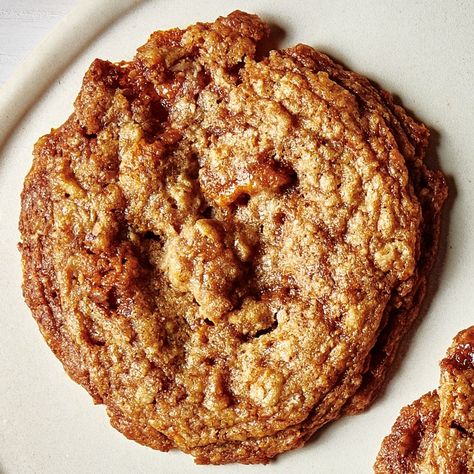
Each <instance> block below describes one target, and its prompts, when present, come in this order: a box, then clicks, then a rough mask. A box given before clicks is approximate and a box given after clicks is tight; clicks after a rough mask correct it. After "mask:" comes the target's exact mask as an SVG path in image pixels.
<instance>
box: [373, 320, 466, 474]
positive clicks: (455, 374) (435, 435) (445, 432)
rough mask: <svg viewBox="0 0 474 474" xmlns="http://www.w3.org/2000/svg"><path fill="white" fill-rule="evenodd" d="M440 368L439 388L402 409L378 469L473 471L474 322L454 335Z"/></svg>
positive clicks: (457, 472) (415, 471)
mask: <svg viewBox="0 0 474 474" xmlns="http://www.w3.org/2000/svg"><path fill="white" fill-rule="evenodd" d="M440 367H441V380H440V386H439V388H438V390H436V391H434V392H431V393H428V394H426V395H423V397H421V398H420V399H419V400H417V401H416V402H414V403H413V404H411V405H409V406H407V407H405V408H403V409H402V411H401V413H400V416H399V417H398V419H397V421H396V422H395V424H394V425H393V428H392V432H391V433H390V434H389V435H388V436H387V437H386V438H385V439H384V441H383V443H382V447H381V449H380V452H379V454H378V457H377V461H376V463H375V466H374V469H375V472H377V473H418V472H420V473H421V472H423V473H431V472H432V473H439V472H446V473H450V474H461V473H471V472H474V326H472V327H470V328H468V329H466V330H464V331H461V332H460V333H459V334H458V335H457V336H456V337H455V338H454V341H453V343H452V345H451V347H450V348H449V350H448V353H447V355H446V357H445V358H444V359H443V360H442V361H441V364H440Z"/></svg>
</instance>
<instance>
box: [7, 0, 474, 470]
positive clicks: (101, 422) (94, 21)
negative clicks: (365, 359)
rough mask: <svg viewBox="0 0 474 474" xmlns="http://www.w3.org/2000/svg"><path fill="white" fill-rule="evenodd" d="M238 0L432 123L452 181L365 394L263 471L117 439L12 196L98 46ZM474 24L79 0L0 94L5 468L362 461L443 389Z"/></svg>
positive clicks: (286, 5) (341, 465)
mask: <svg viewBox="0 0 474 474" xmlns="http://www.w3.org/2000/svg"><path fill="white" fill-rule="evenodd" d="M94 3H95V4H96V6H95V7H94ZM97 4H100V11H99V12H97V11H95V10H94V8H95V9H97V8H99V7H97ZM130 6H131V7H132V8H131V9H127V8H128V7H130ZM236 8H240V9H242V10H247V11H250V12H255V13H258V14H260V15H261V16H262V17H263V18H265V19H266V20H268V21H269V22H271V23H273V24H276V25H278V26H279V27H280V28H282V29H283V31H284V32H285V35H284V37H282V38H280V40H279V44H278V46H279V47H284V46H289V45H293V44H295V43H298V42H304V43H307V44H309V45H311V46H315V47H317V48H319V49H321V50H323V51H326V52H328V53H330V54H331V55H333V56H334V57H335V58H336V59H338V60H340V61H342V62H344V63H345V64H346V65H347V66H348V67H350V68H352V69H354V70H356V71H359V72H361V73H364V74H365V75H367V76H368V77H369V78H371V79H373V80H375V81H377V82H378V83H379V84H380V85H382V86H383V87H385V88H386V89H388V90H390V91H392V92H394V93H396V94H398V95H399V96H400V97H402V98H403V103H404V105H405V106H406V107H407V108H408V109H410V110H412V111H413V113H415V114H416V116H417V117H418V118H420V119H421V120H423V121H424V122H425V123H427V124H428V125H429V126H431V127H432V128H433V129H434V130H435V132H434V141H433V151H434V158H433V161H434V162H435V163H436V164H437V165H439V166H440V167H441V168H442V169H443V170H444V172H445V173H446V174H447V175H448V177H449V185H450V198H449V201H448V204H447V206H446V209H445V214H444V224H443V226H444V227H443V243H442V247H441V252H440V259H439V262H438V264H437V267H436V269H435V271H434V272H433V273H434V274H433V275H432V276H433V278H432V285H431V291H430V294H429V297H428V298H427V301H426V304H425V306H424V311H423V315H422V319H421V322H420V323H419V324H418V325H417V328H416V330H415V331H413V334H412V336H411V337H410V338H409V341H408V344H407V345H406V352H405V356H404V358H403V359H402V360H401V362H400V363H399V364H398V366H397V368H396V370H395V371H394V375H393V377H392V380H391V382H390V384H389V385H388V388H387V389H386V391H385V392H384V394H383V395H382V396H381V398H380V399H379V400H378V401H377V402H376V403H375V404H374V406H373V407H372V408H371V409H370V410H368V411H367V412H366V413H364V414H362V415H359V416H356V417H350V418H345V419H342V420H339V421H337V422H335V423H333V424H331V425H330V426H328V427H327V428H325V429H323V430H322V431H321V432H320V433H319V434H318V435H317V436H316V437H315V439H314V440H313V441H311V442H310V443H308V445H307V446H306V447H305V448H303V449H299V450H297V451H294V452H291V453H288V454H285V455H282V456H280V457H279V459H278V460H277V461H276V462H274V463H273V464H271V467H263V466H235V465H233V466H222V467H202V466H201V467H200V466H195V465H194V464H193V461H192V458H191V457H189V456H186V455H184V454H181V453H179V452H177V451H174V452H170V453H160V452H156V451H153V450H152V449H148V448H144V447H142V446H140V445H138V444H136V443H134V442H132V441H128V440H126V439H125V438H124V437H123V436H122V435H121V434H119V433H118V432H116V431H115V430H114V429H112V428H111V427H110V426H109V424H108V419H107V416H106V414H105V410H104V408H103V407H102V406H93V405H92V403H91V399H90V397H89V396H88V395H87V394H86V392H85V390H84V389H82V388H81V387H79V386H78V385H76V384H75V383H73V382H71V381H70V380H69V379H68V377H67V376H66V375H65V374H64V372H63V370H62V366H61V364H60V363H59V362H58V361H57V360H56V358H55V357H54V356H53V355H52V353H51V352H50V350H49V349H48V347H47V346H46V344H45V343H44V342H43V340H42V338H41V335H40V333H39V331H38V329H37V327H36V324H35V322H34V321H33V319H32V318H31V316H30V312H29V310H28V308H27V307H26V306H25V304H24V303H23V300H22V296H21V291H20V280H21V269H20V262H19V254H18V251H17V249H16V243H17V241H18V231H17V220H18V214H19V194H20V191H21V187H22V181H23V178H24V176H25V174H26V173H27V171H28V169H29V167H30V165H31V150H32V147H33V144H34V142H35V141H36V139H37V138H38V137H39V136H40V135H42V134H45V133H47V132H48V131H49V129H50V128H51V127H52V126H58V125H60V124H61V123H62V122H63V121H64V120H65V119H66V117H67V116H68V115H69V114H70V113H71V111H72V103H73V100H74V98H75V95H76V94H77V92H78V90H79V87H80V84H81V80H82V76H83V73H84V72H85V71H86V69H87V67H88V65H89V64H90V62H91V61H92V60H93V59H94V58H95V57H100V58H106V59H110V60H120V59H126V58H131V57H132V55H133V53H134V50H135V48H136V47H137V46H139V45H141V44H142V43H144V42H145V41H146V39H147V37H148V35H149V33H151V32H152V31H154V30H156V29H167V28H170V27H174V26H181V27H185V26H186V25H188V24H190V23H193V22H195V21H210V20H214V19H215V18H216V17H217V16H219V15H224V14H227V13H229V12H230V11H232V10H234V9H236ZM94 11H95V13H94ZM473 25H474V4H473V3H472V2H470V1H468V0H467V1H460V0H458V1H455V0H452V1H443V2H432V0H418V1H405V2H404V1H385V2H380V1H377V0H364V1H359V2H346V1H342V0H327V1H324V0H316V1H315V0H294V1H292V2H289V1H277V0H275V1H271V0H258V1H250V0H241V1H226V2H223V1H218V0H212V1H211V0H207V1H204V0H173V1H169V0H168V1H165V0H162V1H159V0H157V1H149V2H144V3H139V2H133V1H127V0H115V1H112V0H107V1H105V0H104V1H102V2H86V3H82V4H80V5H79V6H78V7H77V9H76V10H75V11H74V12H73V13H71V15H70V16H69V17H68V18H67V19H66V20H65V21H63V22H62V23H61V24H60V25H59V27H58V28H57V29H56V30H55V31H54V33H53V34H52V35H51V36H50V37H49V38H48V39H47V41H46V42H45V43H44V45H43V46H42V47H40V48H39V49H38V50H37V51H36V52H35V54H34V55H33V56H32V57H31V58H30V59H29V61H28V62H27V63H25V65H24V66H23V67H22V68H20V70H18V72H17V74H16V75H15V76H14V77H13V78H12V80H11V82H9V83H8V84H6V85H5V86H4V87H3V88H2V90H1V91H0V124H1V127H0V130H2V133H1V134H0V140H2V138H3V139H4V146H3V149H2V150H1V155H2V156H1V158H0V223H1V224H0V225H1V232H0V263H1V267H0V268H1V270H0V282H1V288H2V293H1V297H0V309H1V318H0V324H1V331H0V471H2V470H3V471H4V472H5V473H8V474H11V473H30V472H31V473H33V472H35V473H79V472H80V473H116V474H119V473H132V472H133V473H148V472H149V473H151V472H164V473H174V472H176V473H187V472H201V473H202V472H211V471H212V472H218V471H219V472H222V473H229V472H236V473H238V472H249V473H254V472H260V471H262V472H264V471H265V472H272V473H273V472H277V473H278V472H281V473H283V472H284V473H300V472H319V473H344V472H350V473H366V472H369V471H370V469H371V466H372V464H373V462H374V459H375V456H376V453H377V451H378V448H379V446H380V442H381V440H382V438H383V436H384V435H385V434H387V433H388V431H389V430H390V427H391V425H392V423H393V421H394V419H395V418H396V416H397V414H398V412H399V410H400V408H401V407H402V406H403V405H405V404H407V403H409V402H411V401H413V400H414V399H416V398H418V397H419V396H421V395H422V394H423V393H425V392H426V391H428V390H431V389H433V388H435V387H436V386H437V382H438V374H439V371H438V366H437V363H438V361H439V359H440V358H441V357H442V355H443V353H444V352H445V350H446V348H447V347H448V345H449V343H450V341H451V338H452V337H453V336H454V335H455V333H456V332H457V331H458V330H460V329H462V328H465V327H467V326H469V325H470V324H472V323H474V314H473V311H472V310H471V307H472V306H473V303H474V298H473V291H472V287H473V277H474V271H473V269H474V239H473V238H472V235H473V233H474V229H473V222H474V200H473V196H472V190H473V185H472V180H473V178H474V132H473V126H474V92H473V90H474V89H473V87H472V83H473V78H474V53H473V50H474V33H473V31H474V28H473ZM43 92H44V93H43ZM23 112H26V114H25V115H24V116H23V117H21V115H22V114H23ZM10 132H11V133H10Z"/></svg>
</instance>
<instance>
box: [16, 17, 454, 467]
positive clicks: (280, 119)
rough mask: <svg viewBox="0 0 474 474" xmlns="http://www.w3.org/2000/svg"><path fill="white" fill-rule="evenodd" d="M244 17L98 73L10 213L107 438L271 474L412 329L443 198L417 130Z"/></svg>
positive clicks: (58, 337) (367, 387)
mask: <svg viewBox="0 0 474 474" xmlns="http://www.w3.org/2000/svg"><path fill="white" fill-rule="evenodd" d="M268 33H269V28H268V26H267V25H266V24H265V23H263V22H262V21H261V20H260V19H259V18H258V17H256V16H255V15H249V14H246V13H242V12H234V13H232V14H231V15H229V16H228V17H225V18H222V17H221V18H219V19H217V20H216V22H214V23H209V24H202V23H198V24H197V25H194V26H190V27H189V28H187V29H186V30H178V29H174V30H169V31H164V32H163V31H159V32H156V33H154V34H152V35H151V37H150V39H149V40H148V42H147V43H146V44H145V45H144V46H142V47H141V48H139V49H138V52H137V54H136V56H135V58H134V59H133V60H132V61H129V62H121V63H118V64H112V63H110V62H107V61H102V60H95V61H94V62H93V63H92V65H91V67H90V69H89V71H88V72H87V74H86V76H85V78H84V81H83V85H82V89H81V91H80V93H79V96H78V97H77V99H76V102H75V106H74V112H73V114H72V115H71V116H70V117H69V119H68V120H67V121H66V122H65V123H64V124H63V125H62V126H61V127H60V128H58V129H53V130H52V131H51V133H50V134H48V135H46V136H44V137H42V138H40V140H39V141H38V143H37V144H36V147H35V151H34V162H33V167H32V169H31V171H30V173H29V175H28V177H27V179H26V181H25V187H24V191H23V194H22V212H21V218H20V230H21V236H22V244H21V245H20V248H21V252H22V259H23V270H24V285H23V288H24V294H25V299H26V301H27V303H28V305H29V306H30V308H31V309H32V312H33V314H34V316H35V318H36V320H37V322H38V324H39V327H40V329H41V332H42V334H43V336H44V338H45V339H46V341H47V342H48V344H49V345H50V347H51V348H52V350H53V351H54V352H55V354H56V355H57V356H58V358H59V359H60V360H61V362H62V363H63V364H64V367H65V369H66V371H67V372H68V374H69V375H70V376H71V377H72V378H73V379H74V380H75V381H77V382H78V383H80V384H82V385H83V386H84V387H85V388H87V390H88V391H89V392H90V394H91V395H92V397H93V398H94V400H95V401H96V402H97V403H104V404H105V405H106V406H107V411H108V413H109V415H110V417H111V422H112V424H113V425H114V426H115V427H116V428H117V429H119V430H120V431H122V432H123V433H124V434H125V435H126V436H128V437H129V438H132V439H135V440H136V441H138V442H140V443H143V444H146V445H148V446H151V447H153V448H155V449H160V450H168V449H170V448H175V447H176V448H179V449H181V450H182V451H184V452H187V453H191V454H192V455H193V456H194V457H195V458H196V461H197V462H199V463H214V464H218V463H229V462H242V463H261V462H267V461H268V460H269V459H270V458H272V457H274V456H276V455H277V454H278V453H280V452H283V451H286V450H288V449H292V448H294V447H297V446H300V445H302V444H303V443H304V442H305V441H306V440H307V439H308V438H309V437H310V436H311V435H312V434H313V433H314V432H315V431H316V430H317V429H318V428H319V427H320V426H322V425H324V424H325V423H327V422H328V421H330V420H333V419H335V418H338V417H339V416H341V415H342V414H345V413H355V412H357V411H360V410H362V409H363V408H365V407H366V406H367V405H368V404H369V403H370V401H371V400H372V399H373V397H374V396H375V395H376V393H377V391H378V389H379V388H380V386H381V384H382V382H383V380H384V377H385V373H386V371H387V369H388V367H389V366H390V363H391V362H392V360H393V357H394V355H395V351H396V349H397V347H398V343H399V341H400V339H401V337H402V336H403V334H404V333H405V332H406V330H407V329H408V327H409V326H410V324H411V322H412V321H413V319H414V318H415V317H416V315H417V314H418V310H419V307H420V304H421V300H422V298H423V295H424V291H425V283H426V275H427V273H428V270H429V269H430V267H431V265H432V261H433V258H434V253H435V250H436V245H437V239H438V230H439V213H440V208H441V205H442V203H443V201H444V199H445V197H446V185H445V182H444V178H443V176H442V174H441V173H440V172H433V171H429V170H428V169H427V168H426V167H425V165H424V164H423V158H424V154H425V149H426V145H427V141H428V130H427V129H426V127H424V126H423V125H422V124H420V123H418V122H416V121H415V120H413V119H412V118H410V117H409V116H408V115H407V114H406V112H405V111H404V110H403V109H402V108H401V107H399V106H397V105H395V104H394V102H393V99H392V97H391V96H390V95H389V94H388V93H386V92H384V91H381V90H380V89H378V88H377V87H375V86H374V85H373V84H372V83H370V82H369V81H368V80H367V79H365V78H363V77H361V76H359V75H358V74H355V73H353V72H350V71H347V70H345V69H344V68H343V67H341V66H340V65H338V64H336V63H334V62H333V61H332V60H331V59H329V58H328V57H327V56H325V55H324V54H321V53H319V52H317V51H315V50H313V49H312V48H310V47H309V46H305V45H298V46H295V47H293V48H289V49H286V50H282V51H272V52H270V53H269V54H268V55H266V56H264V57H263V58H259V59H258V60H257V59H256V57H255V51H256V45H257V44H258V42H259V41H261V40H262V39H263V38H265V37H266V36H267V35H268Z"/></svg>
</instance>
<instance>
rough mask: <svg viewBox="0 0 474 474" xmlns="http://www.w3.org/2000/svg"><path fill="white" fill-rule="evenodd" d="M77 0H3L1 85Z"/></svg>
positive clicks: (0, 15)
mask: <svg viewBox="0 0 474 474" xmlns="http://www.w3.org/2000/svg"><path fill="white" fill-rule="evenodd" d="M75 3H77V0H0V84H2V83H3V82H5V81H6V80H7V79H8V77H9V76H10V75H11V74H12V73H13V71H14V69H15V68H16V67H17V66H18V65H19V64H20V62H21V60H22V59H24V58H25V56H26V55H27V54H28V53H29V52H30V51H31V50H32V49H33V48H34V47H35V46H36V45H37V44H38V42H39V41H40V40H42V39H43V37H44V36H45V35H46V34H47V33H48V32H49V31H50V30H51V29H52V28H53V27H54V26H55V25H56V24H57V23H58V21H59V20H60V19H61V18H62V17H63V16H64V15H65V14H66V13H68V12H69V10H71V8H72V7H73V5H74V4H75Z"/></svg>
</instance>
